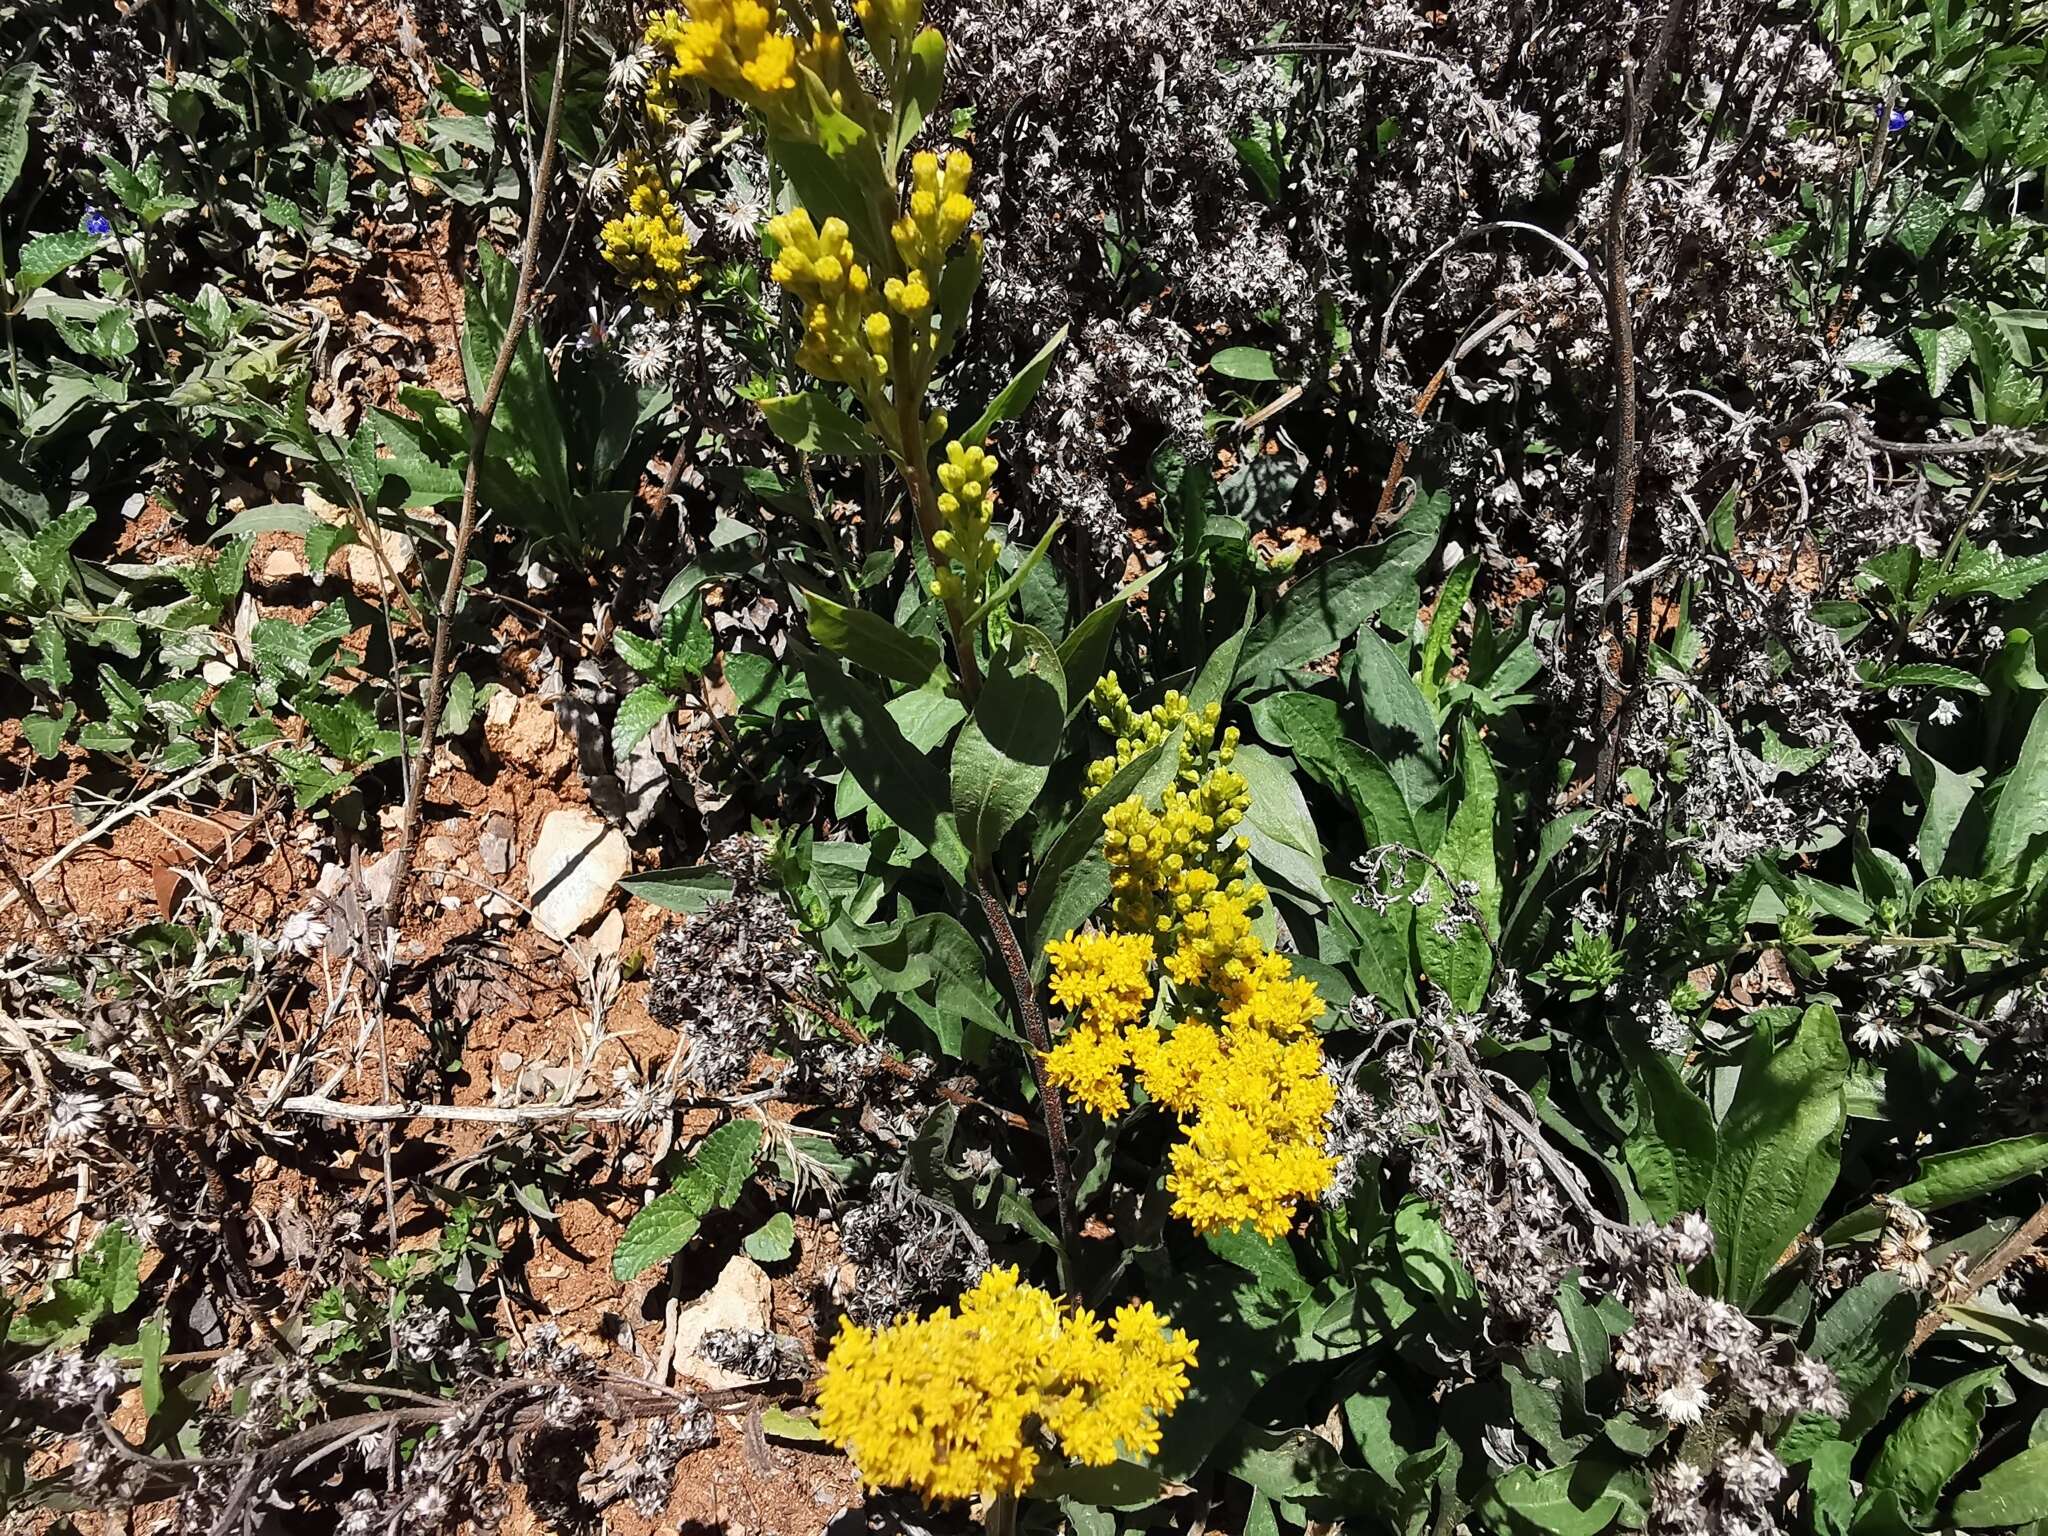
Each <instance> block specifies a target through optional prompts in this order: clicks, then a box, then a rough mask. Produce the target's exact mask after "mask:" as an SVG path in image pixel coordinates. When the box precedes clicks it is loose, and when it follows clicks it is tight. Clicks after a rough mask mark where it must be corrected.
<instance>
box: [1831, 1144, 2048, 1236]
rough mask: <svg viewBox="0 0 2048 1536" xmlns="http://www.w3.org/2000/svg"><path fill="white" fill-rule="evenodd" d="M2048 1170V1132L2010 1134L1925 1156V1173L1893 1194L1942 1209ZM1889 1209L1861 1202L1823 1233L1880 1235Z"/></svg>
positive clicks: (1918, 1205) (1922, 1169)
mask: <svg viewBox="0 0 2048 1536" xmlns="http://www.w3.org/2000/svg"><path fill="white" fill-rule="evenodd" d="M2044 1169H2048V1134H2044V1133H2039V1132H2037V1133H2035V1134H2034V1135H2031V1136H2008V1137H2006V1138H2005V1139H2004V1140H2003V1141H1990V1142H1986V1143H1984V1145H1982V1146H1977V1147H1962V1148H1958V1149H1957V1150H1956V1151H1953V1152H1937V1153H1935V1154H1933V1155H1932V1156H1930V1157H1924V1158H1922V1159H1921V1160H1920V1174H1919V1177H1918V1178H1916V1179H1914V1180H1913V1181H1912V1183H1910V1184H1903V1185H1901V1186H1900V1187H1899V1188H1897V1189H1895V1190H1893V1191H1892V1198H1894V1199H1896V1200H1900V1201H1903V1202H1904V1203H1905V1204H1907V1205H1910V1206H1912V1207H1913V1209H1915V1210H1916V1211H1938V1210H1940V1209H1941V1208H1942V1207H1943V1206H1949V1205H1957V1204H1960V1203H1961V1202H1962V1201H1965V1200H1981V1199H1982V1198H1983V1197H1984V1196H1986V1195H1988V1194H1992V1193H1994V1192H1996V1191H1997V1190H2001V1189H2003V1188H2005V1186H2006V1185H2008V1184H2011V1183H2013V1182H2014V1181H2015V1180H2018V1179H2024V1178H2027V1177H2028V1176H2030V1175H2032V1174H2036V1173H2040V1172H2042V1171H2043V1170H2044ZM1883 1228H1884V1213H1883V1212H1882V1211H1880V1210H1879V1209H1878V1208H1877V1205H1876V1204H1875V1202H1873V1203H1872V1204H1870V1205H1865V1206H1861V1207H1859V1208H1858V1209H1856V1210H1853V1211H1851V1212H1850V1213H1849V1214H1848V1215H1846V1216H1844V1217H1842V1218H1841V1220H1839V1221H1837V1222H1836V1223H1835V1224H1834V1225H1833V1226H1831V1227H1829V1228H1828V1229H1827V1231H1825V1232H1823V1233H1822V1234H1821V1241H1822V1242H1824V1243H1830V1244H1832V1243H1853V1242H1859V1241H1861V1240H1862V1239H1864V1238H1870V1237H1875V1236H1877V1234H1878V1233H1879V1232H1880V1231H1882V1230H1883Z"/></svg>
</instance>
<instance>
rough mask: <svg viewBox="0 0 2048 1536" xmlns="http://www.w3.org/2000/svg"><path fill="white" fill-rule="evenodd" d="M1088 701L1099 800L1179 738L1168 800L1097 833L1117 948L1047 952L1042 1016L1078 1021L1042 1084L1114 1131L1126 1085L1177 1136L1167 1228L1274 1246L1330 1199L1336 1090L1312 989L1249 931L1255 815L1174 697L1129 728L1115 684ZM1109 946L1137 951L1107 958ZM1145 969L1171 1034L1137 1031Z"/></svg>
mask: <svg viewBox="0 0 2048 1536" xmlns="http://www.w3.org/2000/svg"><path fill="white" fill-rule="evenodd" d="M1096 697H1097V701H1098V702H1099V703H1100V704H1102V706H1103V710H1104V714H1103V725H1104V728H1105V729H1111V730H1114V731H1116V734H1117V736H1118V741H1117V756H1116V757H1114V758H1108V759H1104V761H1103V762H1102V763H1098V764H1097V765H1096V770H1099V771H1100V775H1099V777H1100V781H1102V782H1106V781H1107V780H1108V778H1109V777H1110V775H1111V774H1113V773H1114V772H1115V771H1116V765H1117V764H1118V763H1119V762H1128V761H1130V759H1131V758H1132V757H1134V756H1136V755H1137V753H1138V752H1140V751H1143V750H1145V748H1146V747H1148V746H1154V745H1157V744H1158V743H1159V742H1160V741H1161V740H1163V739H1164V738H1165V735H1166V733H1167V732H1168V731H1170V730H1172V729H1174V728H1175V727H1176V726H1182V725H1185V726H1186V727H1187V729H1186V731H1185V732H1184V733H1183V736H1182V759H1181V765H1180V772H1179V775H1178V782H1176V783H1174V784H1172V785H1170V786H1168V788H1167V789H1166V791H1165V792H1164V794H1163V795H1162V796H1161V801H1160V808H1159V810H1158V811H1153V810H1152V809H1151V808H1150V807H1148V806H1147V805H1146V804H1145V803H1144V801H1142V800H1140V799H1138V798H1136V797H1133V798H1131V799H1129V800H1125V801H1123V802H1122V803H1120V804H1118V805H1115V806H1112V807H1111V808H1110V809H1109V811H1108V813H1107V814H1106V815H1105V816H1104V818H1103V856H1104V858H1105V860H1106V861H1107V862H1108V864H1109V869H1110V905H1109V907H1108V917H1109V920H1110V922H1111V923H1112V925H1113V926H1114V928H1115V929H1116V930H1118V931H1117V932H1114V933H1111V934H1094V935H1085V936H1081V937H1076V936H1074V935H1069V936H1068V937H1067V938H1066V939H1064V940H1062V941H1060V942H1059V943H1056V944H1054V945H1050V946H1048V950H1047V952H1048V954H1049V955H1050V957H1051V959H1052V963H1053V989H1052V996H1053V1001H1054V1002H1055V1003H1058V1004H1059V1005H1061V1006H1063V1007H1065V1008H1067V1009H1069V1010H1070V1011H1072V1012H1074V1013H1075V1015H1076V1017H1075V1019H1074V1021H1073V1022H1072V1023H1071V1024H1070V1025H1069V1027H1068V1029H1067V1031H1066V1033H1065V1034H1064V1035H1063V1036H1062V1038H1061V1040H1060V1042H1059V1043H1058V1044H1057V1045H1056V1046H1054V1048H1053V1049H1052V1050H1051V1051H1049V1052H1048V1053H1047V1054H1046V1057H1045V1066H1046V1075H1047V1077H1048V1078H1049V1079H1050V1080H1051V1081H1052V1082H1054V1083H1056V1084H1058V1085H1059V1087H1060V1088H1061V1089H1063V1090H1064V1091H1065V1092H1067V1093H1069V1094H1071V1095H1072V1096H1073V1098H1074V1099H1075V1100H1076V1101H1077V1102H1078V1103H1080V1104H1083V1105H1085V1106H1086V1107H1087V1108H1089V1109H1092V1110H1094V1111H1095V1112H1096V1113H1098V1114H1103V1115H1110V1114H1116V1113H1118V1112H1120V1111H1122V1110H1123V1109H1124V1108H1126V1107H1127V1106H1128V1104H1129V1102H1130V1101H1129V1095H1128V1092H1127V1090H1126V1087H1125V1081H1124V1072H1125V1070H1126V1068H1128V1069H1130V1070H1131V1071H1132V1072H1134V1073H1135V1075H1136V1077H1137V1080H1138V1082H1139V1083H1140V1085H1142V1086H1143V1088H1144V1090H1145V1092H1146V1093H1147V1094H1149V1095H1150V1096H1151V1097H1152V1098H1154V1099H1156V1100H1158V1101H1159V1103H1160V1104H1162V1105H1163V1106H1165V1107H1166V1108H1167V1109H1169V1110H1171V1111H1172V1112H1173V1113H1174V1114H1175V1115H1176V1116H1177V1117H1178V1118H1179V1119H1180V1121H1181V1123H1182V1127H1183V1129H1184V1131H1185V1136H1184V1139H1183V1140H1182V1141H1181V1142H1179V1143H1178V1144H1177V1145H1176V1146H1175V1147H1174V1149H1173V1152H1172V1154H1171V1159H1172V1171H1171V1172H1170V1173H1169V1175H1168V1177H1167V1181H1166V1183H1167V1188H1168V1189H1169V1190H1170V1191H1171V1192H1172V1193H1173V1196H1174V1210H1175V1212H1176V1213H1177V1214H1178V1215H1180V1216H1182V1217H1184V1218H1186V1219H1187V1220H1188V1221H1189V1222H1191V1223H1192V1224H1193V1225H1194V1226H1195V1228H1196V1229H1197V1230H1198V1231H1203V1232H1209V1231H1215V1230H1219V1229H1222V1228H1227V1227H1234V1226H1237V1225H1240V1224H1244V1223H1248V1224H1250V1225H1251V1226H1252V1227H1253V1228H1254V1229H1255V1230H1257V1231H1258V1232H1259V1233H1261V1234H1262V1235H1264V1236H1266V1237H1269V1238H1270V1237H1277V1236H1279V1235H1280V1234H1281V1233H1283V1232H1285V1231H1286V1230H1287V1228H1288V1226H1289V1225H1290V1223H1291V1222H1292V1220H1293V1215H1294V1207H1295V1205H1296V1204H1297V1203H1298V1202H1299V1201H1301V1200H1304V1199H1308V1198H1311V1197H1313V1196H1315V1195H1317V1194H1319V1193H1321V1192H1322V1190H1323V1189H1324V1188H1325V1187H1327V1186H1328V1184H1329V1181H1330V1174H1331V1172H1332V1169H1333V1167H1334V1163H1333V1161H1332V1159H1331V1158H1330V1157H1329V1155H1328V1154H1327V1153H1326V1152H1325V1150H1324V1143H1325V1122H1326V1120H1327V1118H1328V1116H1329V1112H1330V1109H1331V1106H1332V1105H1333V1104H1334V1103H1335V1102H1336V1089H1335V1087H1334V1085H1333V1084H1332V1083H1331V1082H1330V1080H1329V1078H1328V1076H1327V1075H1326V1074H1325V1073H1324V1071H1323V1051H1322V1045H1321V1043H1320V1041H1319V1040H1318V1039H1317V1037H1316V1035H1315V1033H1314V1030H1313V1027H1312V1026H1313V1025H1314V1023H1315V1021H1316V1020H1317V1018H1319V1017H1320V1016H1321V1014H1322V1012H1323V1001H1322V998H1321V996H1320V995H1319V994H1318V993H1317V992H1316V989H1315V984H1314V983H1313V982H1310V981H1309V980H1307V979H1306V978H1304V977H1300V976H1296V975H1295V974H1294V967H1293V965H1292V963H1291V962H1290V961H1289V960H1288V959H1287V957H1286V956H1284V955H1279V954H1275V953H1274V952H1273V951H1271V950H1270V949H1268V948H1267V947H1266V946H1265V944H1264V943H1263V942H1261V940H1260V939H1259V937H1258V935H1257V934H1256V933H1255V932H1254V931H1253V928H1252V911H1253V909H1254V908H1256V907H1257V906H1258V905H1259V903H1261V902H1263V901H1264V900H1265V897H1266V893H1265V891H1264V889H1263V888H1262V887H1260V886H1258V885H1257V884H1255V883H1253V882H1252V880H1251V878H1250V864H1249V859H1248V857H1247V854H1248V850H1247V847H1246V843H1245V839H1244V838H1243V837H1242V836H1240V835H1238V834H1237V833H1236V832H1235V828H1236V827H1237V826H1238V825H1239V824H1240V823H1241V822H1242V821H1243V819H1244V817H1245V815H1246V813H1247V812H1248V811H1249V810H1250V807H1251V795H1250V791H1249V787H1248V786H1247V784H1246V782H1245V780H1244V777H1243V776H1242V775H1241V774H1239V773H1237V772H1235V771H1234V770H1233V769H1232V768H1231V767H1230V766H1229V764H1230V759H1231V757H1232V756H1233V755H1234V754H1235V751H1236V746H1237V736H1236V732H1235V731H1234V730H1233V731H1225V732H1224V733H1223V734H1222V737H1221V739H1220V740H1218V739H1217V736H1216V718H1217V717H1216V714H1215V713H1214V712H1213V711H1210V710H1205V711H1202V712H1201V713H1200V714H1199V715H1197V714H1196V713H1195V712H1194V711H1193V710H1192V709H1191V708H1190V707H1189V705H1188V704H1187V701H1186V700H1184V699H1181V698H1179V697H1178V696H1177V695H1169V696H1168V699H1167V702H1166V703H1165V704H1163V705H1161V706H1158V707H1156V708H1154V709H1152V710H1149V711H1146V712H1145V713H1143V714H1139V713H1137V712H1135V711H1133V710H1132V709H1131V707H1130V703H1129V700H1128V699H1126V698H1125V697H1124V695H1123V691H1122V689H1121V688H1120V687H1118V686H1117V684H1116V682H1115V679H1114V678H1113V677H1111V678H1106V679H1104V684H1103V685H1098V688H1097V694H1096ZM1191 743H1192V745H1190V744H1191ZM1138 941H1142V943H1143V945H1144V948H1143V950H1142V951H1140V950H1138V949H1137V948H1136V947H1135V946H1136V943H1137V942H1138ZM1118 943H1122V944H1124V945H1129V946H1131V947H1129V948H1127V949H1112V948H1111V947H1110V946H1112V945H1116V944H1118ZM1155 954H1156V955H1158V957H1159V960H1160V964H1161V966H1162V968H1163V969H1164V971H1165V973H1166V976H1167V978H1168V979H1169V980H1170V981H1171V982H1172V984H1173V988H1174V993H1173V1001H1174V1003H1175V1004H1176V1005H1178V1007H1177V1010H1176V1011H1178V1012H1180V1013H1181V1018H1180V1021H1179V1023H1178V1024H1176V1025H1175V1026H1174V1027H1173V1028H1172V1029H1171V1030H1161V1029H1159V1028H1157V1027H1156V1026H1154V1025H1151V1024H1140V1023H1138V1022H1137V1021H1138V1019H1139V1018H1140V1017H1141V1016H1142V1015H1143V1012H1144V1009H1145V1004H1146V1003H1149V1001H1150V996H1151V987H1150V978H1149V976H1147V977H1144V978H1137V977H1133V976H1131V975H1130V974H1129V971H1130V969H1131V967H1132V966H1133V964H1134V963H1136V961H1135V958H1134V957H1137V956H1140V955H1142V959H1143V962H1144V963H1146V964H1149V963H1150V961H1151V960H1152V958H1153V956H1154V955H1155ZM1112 955H1113V956H1114V957H1115V967H1114V969H1113V968H1112V963H1111V956H1112ZM1133 998H1135V999H1139V1001H1138V1003H1137V1004H1136V1005H1135V1006H1133V1005H1132V1004H1131V1003H1129V1002H1127V1001H1126V1000H1127V999H1133ZM1109 1018H1115V1019H1118V1020H1123V1021H1128V1022H1127V1023H1126V1024H1124V1025H1121V1026H1119V1025H1112V1024H1110V1023H1108V1022H1107V1019H1109Z"/></svg>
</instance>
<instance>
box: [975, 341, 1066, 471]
mask: <svg viewBox="0 0 2048 1536" xmlns="http://www.w3.org/2000/svg"><path fill="white" fill-rule="evenodd" d="M1066 344H1067V327H1066V326H1064V325H1063V326H1061V327H1060V328H1059V329H1058V330H1057V331H1055V332H1054V333H1053V338H1052V340H1051V341H1048V342H1047V343H1046V344H1045V345H1044V346H1043V347H1041V348H1039V349H1038V355H1037V356H1036V357H1034V358H1032V359H1031V361H1030V362H1028V363H1026V364H1025V365H1024V366H1023V367H1022V368H1019V369H1018V370H1017V373H1016V377H1014V378H1012V379H1011V380H1010V382H1009V383H1007V384H1005V385H1004V386H1003V387H1002V389H1001V390H1000V391H998V392H997V394H996V397H995V399H993V400H991V401H989V403H988V409H987V410H985V411H983V412H982V413H981V416H980V419H979V420H977V421H976V422H975V423H974V425H973V426H971V427H969V428H968V429H967V430H966V431H965V432H963V433H961V434H960V441H961V442H963V443H965V444H967V445H968V446H969V447H973V446H974V445H975V444H977V443H980V442H982V441H984V440H985V439H986V438H987V437H988V435H989V433H990V432H992V431H994V430H995V428H996V425H997V424H998V423H999V422H1005V421H1014V420H1016V419H1017V418H1018V417H1019V416H1022V415H1023V414H1024V413H1025V412H1026V411H1027V410H1029V409H1030V408H1031V402H1032V401H1033V400H1034V399H1036V398H1037V396H1038V389H1039V386H1040V385H1041V384H1043V383H1044V382H1045V376H1046V373H1047V372H1048V371H1049V370H1050V369H1051V368H1052V360H1053V358H1054V357H1055V356H1057V355H1058V353H1059V350H1060V348H1061V347H1063V346H1065V345H1066Z"/></svg>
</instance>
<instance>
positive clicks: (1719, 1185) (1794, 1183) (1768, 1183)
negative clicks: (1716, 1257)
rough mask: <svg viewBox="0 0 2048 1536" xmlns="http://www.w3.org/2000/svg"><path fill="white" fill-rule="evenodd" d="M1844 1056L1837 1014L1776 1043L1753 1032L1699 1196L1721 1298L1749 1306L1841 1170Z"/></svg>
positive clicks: (1821, 1009) (1813, 1012)
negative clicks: (1715, 1248)
mask: <svg viewBox="0 0 2048 1536" xmlns="http://www.w3.org/2000/svg"><path fill="white" fill-rule="evenodd" d="M1848 1074H1849V1052H1848V1048H1847V1047H1846V1046H1845V1045H1844V1044H1843V1043H1842V1023H1841V1020H1840V1019H1838V1018H1837V1017H1836V1016H1835V1010H1834V1009H1832V1008H1830V1007H1828V1006H1827V1005H1826V1004H1825V1003H1816V1004H1814V1005H1813V1006H1812V1007H1811V1008H1808V1009H1807V1010H1806V1012H1805V1013H1804V1014H1802V1015H1801V1016H1800V1018H1799V1022H1798V1024H1797V1025H1795V1026H1794V1027H1793V1029H1792V1032H1791V1033H1790V1035H1789V1036H1787V1037H1786V1038H1785V1039H1783V1040H1774V1039H1772V1037H1771V1031H1769V1030H1767V1029H1759V1030H1758V1031H1757V1034H1756V1038H1755V1040H1753V1041H1752V1042H1751V1044H1750V1048H1749V1056H1748V1059H1747V1060H1746V1061H1745V1062H1744V1063H1743V1067H1742V1078H1741V1081H1740V1082H1739V1083H1738V1085H1737V1086H1736V1090H1735V1101H1734V1103H1733V1104H1732V1105H1730V1107H1729V1110H1728V1116H1727V1119H1726V1120H1725V1121H1723V1122H1722V1125H1721V1137H1720V1140H1721V1152H1720V1158H1719V1161H1718V1163H1717V1164H1716V1166H1715V1169H1714V1182H1713V1185H1712V1187H1711V1189H1710V1190H1709V1192H1708V1196H1707V1220H1708V1221H1709V1222H1710V1223H1711V1224H1712V1225H1713V1228H1714V1235H1715V1237H1716V1239H1717V1240H1718V1242H1719V1252H1720V1275H1721V1292H1722V1295H1723V1296H1725V1297H1726V1298H1727V1299H1728V1300H1730V1301H1732V1302H1735V1303H1736V1304H1737V1305H1739V1306H1747V1305H1748V1304H1749V1303H1750V1302H1752V1301H1754V1300H1755V1299H1756V1297H1757V1294H1758V1293H1759V1292H1760V1291H1761V1290H1762V1289H1763V1285H1764V1281H1765V1280H1767V1279H1768V1278H1769V1277H1770V1273H1771V1271H1772V1270H1773V1269H1775V1268H1776V1267H1777V1264H1778V1260H1779V1258H1780V1257H1782V1256H1783V1254H1784V1253H1785V1251H1786V1249H1787V1248H1789V1247H1790V1246H1791V1244H1792V1241H1793V1239H1794V1238H1796V1237H1798V1236H1799V1234H1800V1233H1802V1232H1804V1231H1805V1230H1806V1228H1807V1226H1808V1224H1809V1223H1811V1222H1812V1220H1813V1218H1814V1216H1815V1215H1816V1214H1817V1213H1818V1212H1819V1210H1820V1208H1821V1203H1822V1202H1823V1201H1825V1200H1826V1199H1827V1196H1828V1191H1829V1190H1831V1189H1833V1188H1834V1185H1835V1177H1836V1175H1837V1174H1838V1173H1839V1172H1840V1171H1841V1166H1842V1127H1843V1124H1844V1123H1845V1121H1846V1119H1847V1116H1848V1107H1847V1101H1846V1098H1845V1094H1844V1087H1845V1085H1846V1083H1847V1081H1848Z"/></svg>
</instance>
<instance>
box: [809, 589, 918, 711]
mask: <svg viewBox="0 0 2048 1536" xmlns="http://www.w3.org/2000/svg"><path fill="white" fill-rule="evenodd" d="M798 595H799V596H801V597H802V598H803V600H804V609H805V611H806V613H807V614H808V615H809V618H810V627H811V638H812V639H814V640H816V641H817V642H818V644H819V645H821V646H823V647H824V648H825V649H826V650H828V651H830V652H831V653H832V654H833V655H835V656H844V657H845V658H846V659H847V660H848V661H850V662H852V663H853V664H854V665H855V666H858V667H865V668H867V669H868V670H869V671H870V672H875V673H879V674H880V675H881V676H883V677H886V678H891V679H893V680H894V681H896V682H899V683H907V684H908V685H909V686H910V687H912V688H922V687H924V686H925V684H927V683H929V682H931V681H932V680H933V679H935V678H943V677H944V675H945V658H944V657H943V656H942V655H941V654H940V653H939V648H938V646H936V645H934V644H933V643H932V642H931V641H929V640H926V639H924V638H922V637H921V636H917V635H911V634H907V633H905V632H904V631H903V630H901V629H899V628H897V627H896V626H895V625H894V624H891V623H890V622H889V621H888V620H887V619H885V618H883V617H882V616H881V615H880V614H875V613H869V612H868V611H867V610H866V609H864V608H849V607H847V606H846V605H845V604H843V603H837V602H834V601H833V600H832V599H831V598H829V597H826V596H824V595H823V594H822V593H818V592H810V591H805V590H804V589H802V588H799V589H798Z"/></svg>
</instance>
